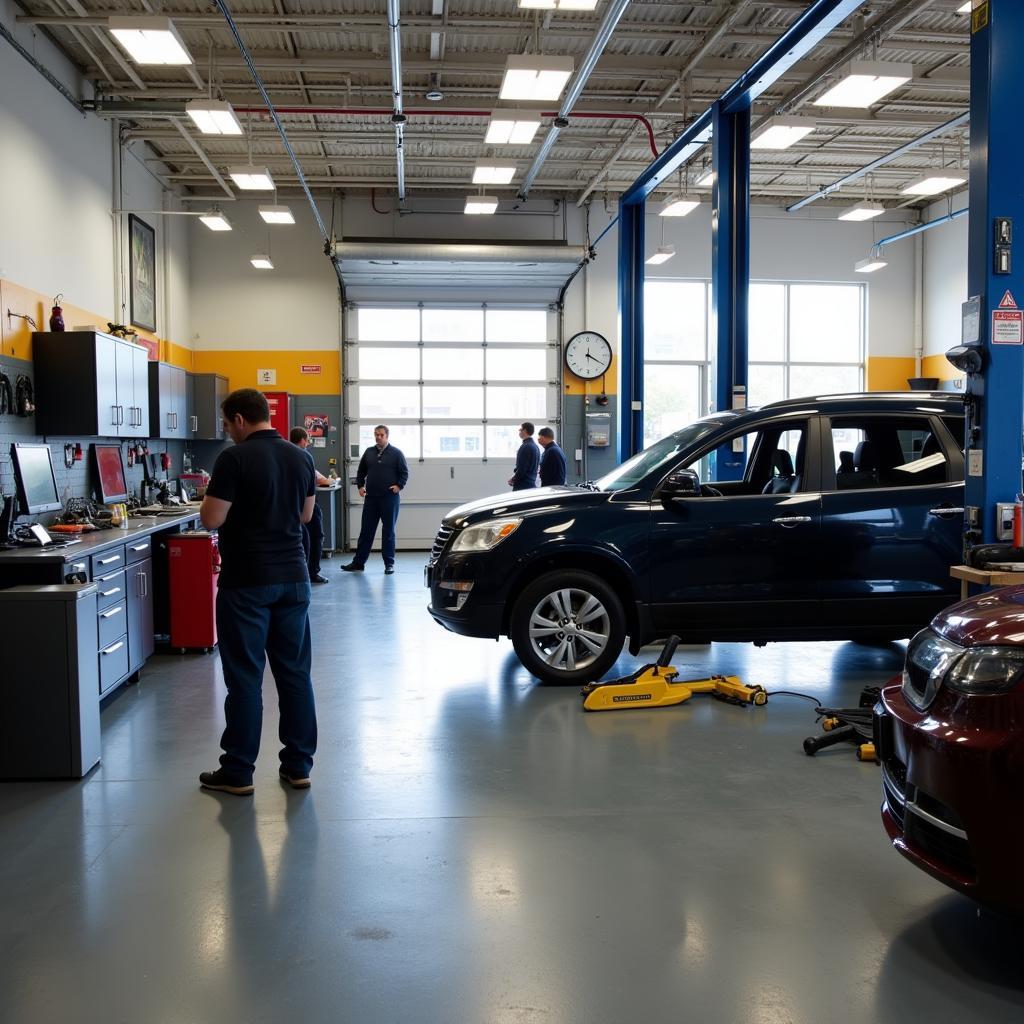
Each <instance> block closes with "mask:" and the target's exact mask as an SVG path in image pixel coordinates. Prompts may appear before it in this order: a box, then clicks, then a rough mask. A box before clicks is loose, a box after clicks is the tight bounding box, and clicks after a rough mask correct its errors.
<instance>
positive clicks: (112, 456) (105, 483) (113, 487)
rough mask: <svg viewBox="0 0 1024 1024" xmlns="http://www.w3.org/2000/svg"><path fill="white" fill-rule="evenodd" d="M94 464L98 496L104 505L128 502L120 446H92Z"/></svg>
mask: <svg viewBox="0 0 1024 1024" xmlns="http://www.w3.org/2000/svg"><path fill="white" fill-rule="evenodd" d="M92 464H93V470H94V471H95V482H96V487H95V490H96V496H97V498H98V500H99V501H100V502H102V503H103V504H104V505H110V504H112V503H113V502H115V501H127V500H128V484H127V482H126V480H125V475H124V462H123V461H122V459H121V446H120V445H119V444H94V445H92Z"/></svg>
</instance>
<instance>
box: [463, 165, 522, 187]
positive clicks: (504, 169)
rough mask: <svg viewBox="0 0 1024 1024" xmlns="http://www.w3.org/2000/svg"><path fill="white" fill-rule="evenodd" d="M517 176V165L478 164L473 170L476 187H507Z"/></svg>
mask: <svg viewBox="0 0 1024 1024" xmlns="http://www.w3.org/2000/svg"><path fill="white" fill-rule="evenodd" d="M515 176H516V168H515V164H512V165H507V164H477V165H476V167H474V168H473V184H474V185H507V184H508V183H509V182H510V181H511V180H512V179H513V178H514V177H515Z"/></svg>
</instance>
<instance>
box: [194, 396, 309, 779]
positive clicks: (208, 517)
mask: <svg viewBox="0 0 1024 1024" xmlns="http://www.w3.org/2000/svg"><path fill="white" fill-rule="evenodd" d="M222 409H223V413H224V426H225V429H226V430H227V432H228V434H229V435H230V437H231V440H232V441H234V442H235V443H234V445H233V446H232V447H230V448H225V449H224V451H222V452H221V453H220V455H219V456H218V457H217V462H216V463H215V464H214V467H213V475H212V476H211V478H210V484H209V486H208V487H207V489H206V497H205V498H204V499H203V504H202V506H201V507H200V509H199V518H200V519H201V520H202V522H203V526H205V527H206V529H208V530H218V531H219V534H220V545H219V546H220V555H221V573H220V580H219V583H218V587H217V634H218V639H219V644H220V660H221V666H222V668H223V671H224V683H225V685H226V686H227V691H228V695H227V699H226V700H225V701H224V717H225V719H226V727H225V729H224V735H223V736H222V737H221V741H220V745H221V747H222V748H223V750H224V753H223V754H222V755H221V758H220V764H221V766H220V768H218V769H217V771H215V772H203V773H202V774H201V775H200V776H199V781H200V783H201V784H202V786H203V787H204V788H205V789H216V790H219V791H221V792H224V793H233V794H235V795H236V796H247V795H248V794H250V793H252V791H253V784H252V776H253V769H254V768H255V764H256V755H257V754H258V753H259V749H260V734H261V731H262V728H263V696H262V693H263V670H264V667H265V664H266V661H267V659H269V660H270V669H271V671H272V672H273V674H274V682H275V683H276V684H277V698H278V704H279V707H280V717H281V724H280V730H279V735H280V738H281V743H282V744H283V747H282V750H281V767H280V775H281V778H282V779H283V780H284V781H285V782H286V783H288V785H290V786H292V787H293V788H294V789H307V788H308V787H309V772H310V769H311V768H312V767H313V754H314V752H315V751H316V709H315V706H314V703H313V681H312V678H311V676H310V664H311V660H312V649H311V644H310V635H309V615H308V612H309V601H310V594H311V588H310V585H309V573H308V571H307V569H306V557H305V552H304V551H303V548H302V525H301V524H302V523H308V522H309V520H310V519H311V518H312V516H313V508H314V504H315V501H316V498H315V489H316V483H315V473H316V470H315V469H314V468H313V460H312V459H311V458H310V457H309V455H308V454H307V453H306V452H304V451H302V449H301V448H297V447H296V446H295V445H293V444H290V443H289V442H288V441H286V440H285V439H284V438H283V437H281V435H280V434H278V432H277V431H276V430H274V429H273V427H271V425H270V408H269V406H268V405H267V400H266V398H265V397H264V396H263V394H262V393H261V392H259V391H256V390H254V389H253V388H242V389H241V390H239V391H233V392H232V393H231V394H230V395H228V397H227V398H226V399H225V401H224V405H223V406H222Z"/></svg>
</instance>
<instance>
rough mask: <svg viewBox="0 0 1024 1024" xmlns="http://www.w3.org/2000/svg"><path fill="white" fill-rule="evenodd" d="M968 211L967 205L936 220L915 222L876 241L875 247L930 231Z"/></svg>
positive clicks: (879, 247)
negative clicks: (905, 228) (912, 225)
mask: <svg viewBox="0 0 1024 1024" xmlns="http://www.w3.org/2000/svg"><path fill="white" fill-rule="evenodd" d="M967 212H968V207H966V206H965V207H964V208H963V209H962V210H954V211H953V212H952V213H946V214H943V215H942V216H941V217H936V218H935V220H930V221H927V222H926V223H924V224H915V225H914V227H912V228H907V230H906V231H898V232H897V233H896V234H895V235H889V237H888V238H883V239H881V240H880V241H878V242H875V244H874V248H875V249H881V248H882V246H883V245H892V243H893V242H899V241H902V240H903V239H904V238H911V237H912V236H913V235H919V234H921V232H922V231H930V230H931V229H932V228H937V227H938V226H939V225H940V224H948V223H949V222H950V221H951V220H956V219H957V217H963V216H964V215H965V214H966V213H967Z"/></svg>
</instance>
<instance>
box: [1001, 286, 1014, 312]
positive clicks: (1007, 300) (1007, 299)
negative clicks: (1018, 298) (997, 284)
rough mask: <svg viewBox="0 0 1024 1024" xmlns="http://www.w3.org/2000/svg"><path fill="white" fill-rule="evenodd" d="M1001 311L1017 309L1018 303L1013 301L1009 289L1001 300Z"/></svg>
mask: <svg viewBox="0 0 1024 1024" xmlns="http://www.w3.org/2000/svg"><path fill="white" fill-rule="evenodd" d="M999 308H1000V309H1016V308H1017V303H1016V302H1014V301H1013V296H1012V295H1011V294H1010V290H1009V289H1007V290H1006V293H1005V294H1004V295H1003V297H1002V298H1001V299H1000V300H999Z"/></svg>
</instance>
